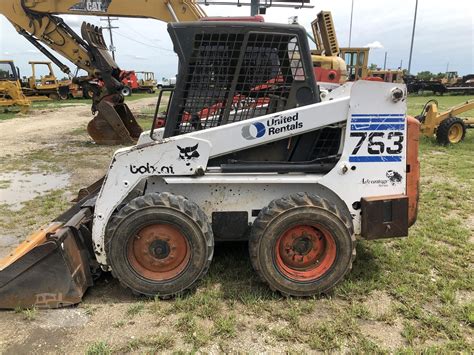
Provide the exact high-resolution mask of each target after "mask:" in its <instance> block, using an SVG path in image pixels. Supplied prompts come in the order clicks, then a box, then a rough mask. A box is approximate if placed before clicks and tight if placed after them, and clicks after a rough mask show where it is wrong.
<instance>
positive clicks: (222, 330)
mask: <svg viewBox="0 0 474 355" xmlns="http://www.w3.org/2000/svg"><path fill="white" fill-rule="evenodd" d="M236 324H237V322H236V319H235V315H233V314H230V315H219V316H218V317H216V319H215V320H214V328H215V331H214V334H216V335H220V336H222V337H224V338H233V337H235V333H236V331H235V328H236Z"/></svg>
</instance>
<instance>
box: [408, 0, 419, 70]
mask: <svg viewBox="0 0 474 355" xmlns="http://www.w3.org/2000/svg"><path fill="white" fill-rule="evenodd" d="M417 12H418V0H416V3H415V15H414V16H413V30H412V32H411V44H410V57H409V58H408V74H410V73H411V72H410V70H411V57H412V55H413V42H414V41H415V28H416V14H417Z"/></svg>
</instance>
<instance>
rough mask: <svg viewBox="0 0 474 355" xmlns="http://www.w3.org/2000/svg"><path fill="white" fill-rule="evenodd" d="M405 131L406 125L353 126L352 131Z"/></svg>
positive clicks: (365, 124)
mask: <svg viewBox="0 0 474 355" xmlns="http://www.w3.org/2000/svg"><path fill="white" fill-rule="evenodd" d="M404 129H405V125H404V124H369V123H356V124H351V131H403V130H404Z"/></svg>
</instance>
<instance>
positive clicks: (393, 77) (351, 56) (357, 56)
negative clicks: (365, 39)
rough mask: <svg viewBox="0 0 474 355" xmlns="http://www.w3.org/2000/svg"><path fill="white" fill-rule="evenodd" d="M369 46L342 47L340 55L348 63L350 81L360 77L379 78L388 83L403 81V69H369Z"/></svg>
mask: <svg viewBox="0 0 474 355" xmlns="http://www.w3.org/2000/svg"><path fill="white" fill-rule="evenodd" d="M369 51H370V48H368V47H342V48H341V49H340V54H339V55H340V56H341V58H343V59H344V61H345V62H346V64H347V76H348V80H349V81H356V80H360V79H371V78H379V79H378V80H379V81H384V82H387V83H403V71H402V70H400V69H398V70H390V69H388V70H387V69H383V70H382V69H375V70H372V69H369Z"/></svg>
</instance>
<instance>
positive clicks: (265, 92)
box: [0, 21, 419, 308]
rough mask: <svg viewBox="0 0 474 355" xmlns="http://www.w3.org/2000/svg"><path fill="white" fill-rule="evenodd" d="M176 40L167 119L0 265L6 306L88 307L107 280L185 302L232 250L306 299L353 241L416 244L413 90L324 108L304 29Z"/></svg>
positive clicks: (349, 257) (347, 254)
mask: <svg viewBox="0 0 474 355" xmlns="http://www.w3.org/2000/svg"><path fill="white" fill-rule="evenodd" d="M168 31H169V33H170V35H171V38H172V40H173V43H174V48H175V51H176V53H177V54H178V56H179V74H178V77H177V84H176V87H175V89H174V90H172V91H171V93H170V100H169V103H168V107H167V109H166V112H159V107H160V101H161V96H160V98H159V100H158V103H157V109H156V113H155V120H154V124H153V128H152V129H151V131H149V132H144V133H142V135H141V136H140V139H139V141H138V144H137V145H135V146H132V147H128V148H122V149H119V150H117V151H116V152H115V154H114V156H113V158H112V162H111V164H110V167H109V170H108V172H107V175H106V176H105V178H104V179H103V180H101V181H99V182H97V183H96V184H95V185H93V186H92V187H90V188H88V189H86V190H84V191H83V192H84V193H82V194H81V197H82V199H81V201H80V202H79V203H77V204H76V205H75V206H74V207H73V208H71V210H69V211H67V212H66V213H65V214H64V215H63V216H60V217H59V218H58V219H57V220H56V221H54V222H53V223H52V224H51V225H50V226H48V227H46V228H45V229H43V230H40V231H38V232H36V233H35V234H34V235H32V236H31V237H30V238H29V240H28V241H27V242H25V243H23V244H22V245H21V246H20V248H19V249H18V250H17V251H15V252H13V253H12V254H11V255H10V256H9V257H8V258H7V259H5V260H3V261H2V262H1V263H0V269H1V271H0V307H2V308H13V307H18V306H19V307H28V306H33V305H34V306H36V307H60V306H65V305H70V304H75V303H78V302H80V301H81V298H82V296H83V293H84V292H85V290H86V289H87V288H88V287H89V286H91V285H92V284H93V281H94V277H96V276H97V274H99V273H100V271H111V272H112V273H113V275H114V277H116V278H117V279H118V280H119V281H120V282H121V283H122V284H123V285H125V286H126V287H128V288H130V289H131V290H132V291H134V293H137V294H142V295H146V296H155V295H158V296H160V297H170V296H173V295H177V294H180V293H182V292H184V291H186V290H189V289H192V288H193V287H195V286H196V284H197V283H198V281H199V280H200V279H201V278H203V277H204V276H205V274H206V272H207V270H208V268H209V266H210V263H211V261H212V257H213V249H214V241H229V240H232V241H236V240H248V241H249V252H250V259H251V262H252V265H253V267H254V268H255V270H256V272H257V273H258V274H259V275H260V277H261V278H262V280H263V281H264V282H266V283H268V285H269V287H270V288H271V289H273V290H277V291H279V292H281V293H282V294H284V295H294V296H310V295H315V294H320V293H326V292H328V291H329V290H331V289H332V288H333V287H334V286H335V285H337V284H338V283H339V282H341V280H342V279H343V277H344V275H346V274H347V272H348V271H349V270H350V269H351V266H352V262H353V260H354V257H355V241H356V238H357V237H360V238H365V239H376V238H392V237H402V236H407V235H408V228H409V226H410V225H412V224H413V223H414V222H415V220H416V215H417V203H418V180H419V164H418V131H419V124H418V122H417V121H416V120H415V119H413V118H411V117H407V116H406V88H405V86H404V85H403V84H397V83H380V82H369V81H358V82H356V83H348V84H345V85H343V86H341V87H340V88H338V89H336V90H333V91H332V92H331V93H329V94H328V95H327V96H326V97H325V99H324V101H321V98H320V92H319V89H318V86H317V85H316V82H315V79H314V75H313V69H312V64H311V56H310V50H309V47H308V43H307V39H306V32H305V30H304V28H302V27H300V26H295V25H281V24H269V23H257V22H231V21H216V22H212V21H209V22H190V23H178V24H175V23H173V24H169V25H168ZM160 126H164V127H160Z"/></svg>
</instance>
